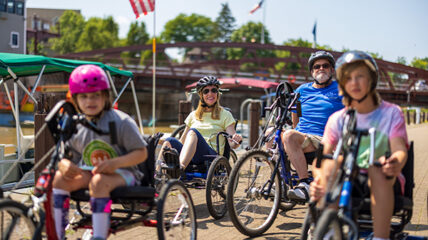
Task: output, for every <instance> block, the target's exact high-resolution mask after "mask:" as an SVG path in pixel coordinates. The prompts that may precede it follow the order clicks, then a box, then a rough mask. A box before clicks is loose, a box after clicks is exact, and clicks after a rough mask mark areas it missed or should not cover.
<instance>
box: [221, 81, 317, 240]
mask: <svg viewBox="0 0 428 240" xmlns="http://www.w3.org/2000/svg"><path fill="white" fill-rule="evenodd" d="M298 98H299V94H298V93H294V92H293V89H292V88H291V86H290V85H289V84H288V83H281V84H280V85H279V86H278V87H277V90H276V99H275V101H274V103H273V104H272V105H271V107H269V108H266V109H267V110H270V111H271V115H270V117H269V120H268V121H267V123H266V124H267V126H268V124H269V123H270V122H271V120H272V119H273V118H274V116H276V120H275V126H274V131H273V132H274V133H275V138H274V146H275V147H274V150H273V151H270V150H269V149H268V150H262V149H261V146H263V145H264V143H265V142H267V141H269V137H268V136H265V134H264V133H263V134H261V135H260V138H259V140H258V141H257V142H258V143H257V144H258V147H257V148H255V149H252V150H250V151H248V152H247V153H246V154H244V155H243V156H241V157H240V158H239V160H238V161H237V162H236V164H235V166H234V167H233V169H232V172H231V174H230V178H229V183H228V187H227V194H226V199H227V206H228V210H229V215H230V218H231V220H232V222H233V224H234V226H235V227H236V228H237V229H238V230H239V231H240V232H241V233H243V234H245V235H248V236H250V237H254V236H257V235H260V234H262V233H264V232H265V231H267V230H268V229H269V228H270V226H271V225H272V224H273V222H274V220H275V218H276V216H277V214H278V211H279V209H280V208H281V209H283V210H290V209H292V208H293V207H294V206H295V205H296V204H305V201H295V200H291V199H290V198H288V196H287V194H286V193H287V191H288V190H289V189H291V188H293V187H294V186H296V185H297V183H298V176H297V174H296V172H295V171H294V170H293V169H292V168H291V163H290V160H289V159H288V157H287V154H286V153H285V151H284V148H283V144H282V140H281V132H282V130H283V127H284V126H286V125H287V124H288V125H290V124H291V120H290V117H289V115H288V113H289V111H291V110H296V111H297V114H298V115H299V116H300V115H301V112H300V111H301V110H300V104H299V102H298ZM267 126H266V127H265V128H264V129H265V131H266V129H267ZM313 156H314V153H308V154H305V157H306V158H307V162H310V161H311V160H313Z"/></svg>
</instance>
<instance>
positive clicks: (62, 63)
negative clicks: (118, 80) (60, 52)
mask: <svg viewBox="0 0 428 240" xmlns="http://www.w3.org/2000/svg"><path fill="white" fill-rule="evenodd" d="M84 64H94V65H97V66H99V67H101V68H103V69H104V70H105V71H109V72H110V74H111V75H122V76H126V77H133V74H132V72H129V71H123V70H119V69H117V68H114V67H111V66H107V65H105V64H103V63H100V62H91V61H80V60H70V59H63V58H50V57H44V56H39V55H25V54H15V53H0V77H7V76H9V72H8V71H7V67H10V69H12V71H13V72H14V73H15V74H16V75H17V76H18V77H24V76H33V75H38V74H39V73H40V71H41V70H42V67H43V66H44V65H46V68H45V70H44V73H55V72H64V71H65V72H69V73H71V72H72V71H73V69H75V68H76V67H78V66H80V65H84Z"/></svg>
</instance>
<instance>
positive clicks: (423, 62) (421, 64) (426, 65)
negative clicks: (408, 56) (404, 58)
mask: <svg viewBox="0 0 428 240" xmlns="http://www.w3.org/2000/svg"><path fill="white" fill-rule="evenodd" d="M410 66H412V67H416V68H421V69H424V70H428V57H426V58H417V57H415V58H413V60H412V62H411V63H410Z"/></svg>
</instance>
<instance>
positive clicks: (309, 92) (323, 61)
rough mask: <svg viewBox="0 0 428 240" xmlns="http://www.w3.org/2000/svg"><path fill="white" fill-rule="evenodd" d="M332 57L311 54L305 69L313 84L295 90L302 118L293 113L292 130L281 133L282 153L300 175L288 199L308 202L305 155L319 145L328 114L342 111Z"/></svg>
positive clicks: (319, 52)
mask: <svg viewBox="0 0 428 240" xmlns="http://www.w3.org/2000/svg"><path fill="white" fill-rule="evenodd" d="M334 64H335V61H334V58H333V55H331V54H330V53H329V52H326V51H317V52H315V53H312V54H311V56H310V58H309V61H308V67H309V71H310V73H311V76H312V78H313V79H314V82H311V83H305V84H302V85H301V86H299V87H298V88H297V89H296V92H298V93H300V99H299V100H300V102H301V106H302V117H300V118H299V117H298V116H297V113H295V112H293V113H292V120H293V128H294V129H291V130H287V131H285V132H284V133H283V134H282V139H283V143H284V148H285V151H286V152H287V155H288V157H289V159H290V161H291V163H292V164H293V166H294V168H295V169H296V171H297V174H298V175H299V179H300V180H299V181H300V182H299V184H298V185H297V186H296V188H294V189H291V190H289V191H288V196H289V197H290V198H291V199H295V200H301V201H308V200H309V180H308V167H307V162H306V159H305V156H304V153H306V152H313V151H315V150H316V149H317V148H318V147H319V144H320V142H321V139H322V135H323V133H324V128H325V125H326V124H327V120H328V118H329V117H330V115H331V114H333V113H334V112H336V111H338V110H340V109H342V108H343V104H342V97H341V96H339V90H338V84H337V82H336V81H333V75H334Z"/></svg>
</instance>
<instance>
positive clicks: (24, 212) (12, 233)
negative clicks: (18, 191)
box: [0, 199, 41, 240]
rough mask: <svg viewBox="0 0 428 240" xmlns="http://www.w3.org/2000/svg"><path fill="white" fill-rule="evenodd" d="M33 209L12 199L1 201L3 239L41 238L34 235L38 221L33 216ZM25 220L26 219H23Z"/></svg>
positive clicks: (0, 231)
mask: <svg viewBox="0 0 428 240" xmlns="http://www.w3.org/2000/svg"><path fill="white" fill-rule="evenodd" d="M30 210H31V209H30V208H29V207H27V206H25V205H24V204H22V203H19V202H16V201H14V200H11V199H2V200H1V201H0V234H1V236H0V237H1V239H2V240H3V239H5V240H7V239H32V238H33V237H35V238H34V239H41V236H34V234H35V231H36V226H37V222H36V220H35V219H34V218H33V217H31V214H30V212H31V211H30ZM22 220H24V221H22Z"/></svg>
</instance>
